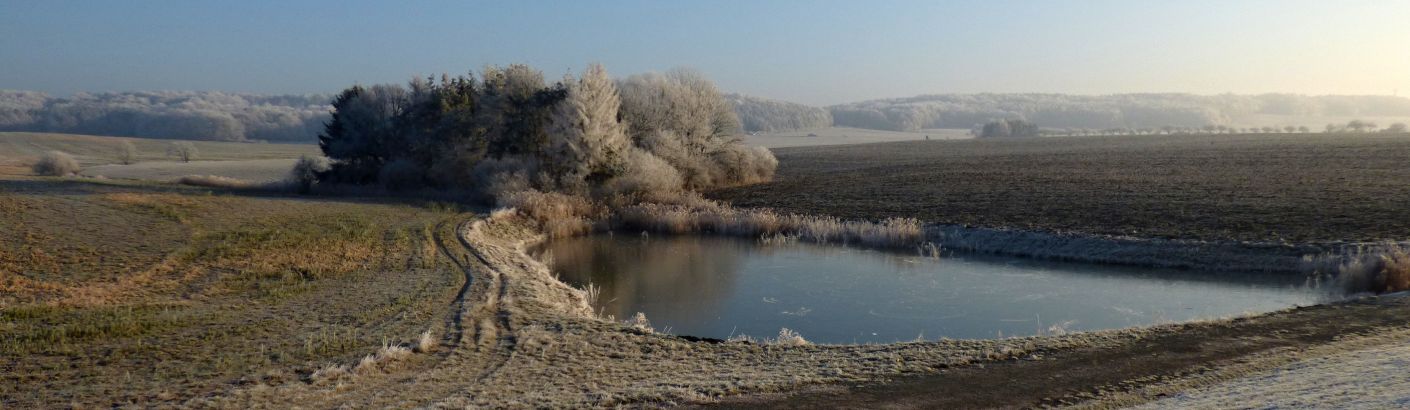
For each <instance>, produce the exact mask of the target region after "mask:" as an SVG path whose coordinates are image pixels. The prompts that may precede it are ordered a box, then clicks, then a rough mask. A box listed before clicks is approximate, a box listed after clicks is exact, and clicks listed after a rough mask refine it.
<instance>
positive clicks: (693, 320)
mask: <svg viewBox="0 0 1410 410" xmlns="http://www.w3.org/2000/svg"><path fill="white" fill-rule="evenodd" d="M536 253H537V254H539V256H541V257H542V256H543V255H545V254H546V255H547V258H546V259H550V260H551V261H552V265H551V266H552V268H553V270H554V271H555V272H556V273H557V274H558V275H559V277H560V278H561V279H563V280H564V281H565V282H568V283H570V284H572V285H574V286H579V287H582V286H585V285H586V284H588V283H591V284H593V285H595V286H597V287H599V288H601V296H599V297H598V299H597V301H596V302H595V306H594V307H595V308H597V309H599V310H600V311H601V312H602V313H605V314H610V315H614V316H616V317H617V318H618V319H625V318H628V317H631V316H633V315H635V314H636V312H643V313H645V314H646V317H647V318H648V319H650V321H651V323H652V325H653V326H654V327H655V328H656V329H657V330H661V331H668V332H670V333H672V334H679V335H690V336H700V337H711V338H720V339H724V338H728V337H730V336H732V335H740V334H744V335H749V336H752V337H755V338H765V337H772V336H774V335H777V334H778V332H779V329H780V328H789V329H793V330H795V331H797V332H799V333H800V334H802V335H803V337H805V338H807V339H808V340H809V341H812V342H814V343H889V342H896V341H907V340H914V339H916V338H918V337H923V338H927V339H936V338H940V337H949V338H956V339H961V338H966V339H969V338H996V337H1006V336H1027V335H1036V334H1054V333H1062V332H1070V331H1084V330H1097V329H1112V328H1123V327H1131V326H1142V325H1151V324H1158V323H1168V322H1180V321H1188V320H1193V319H1205V318H1219V317H1226V316H1234V315H1242V314H1249V313H1262V312H1268V311H1273V310H1278V309H1282V308H1287V307H1292V306H1294V305H1311V304H1316V303H1319V302H1321V301H1324V300H1326V299H1327V298H1328V296H1329V295H1328V294H1326V293H1325V292H1323V291H1320V290H1317V289H1310V288H1308V287H1306V286H1305V285H1304V280H1303V279H1302V278H1300V277H1296V276H1295V275H1254V274H1236V273H1211V272H1191V271H1180V270H1166V269H1153V268H1132V267H1122V266H1107V265H1092V264H1074V263H1061V262H1052V261H1042V260H1032V259H1022V258H1002V257H992V256H979V255H963V254H961V255H951V256H946V257H942V258H927V257H920V256H917V255H916V254H906V253H896V252H886V251H876V250H864V249H856V248H849V247H842V246H826V245H814V244H803V243H798V244H783V245H765V244H761V243H760V242H759V241H757V240H750V239H736V238H722V237H708V236H704V237H702V236H650V237H646V236H638V235H626V234H616V235H597V236H588V237H579V238H569V239H562V240H556V241H552V242H549V243H547V244H545V245H544V246H542V247H540V248H539V249H537V250H536Z"/></svg>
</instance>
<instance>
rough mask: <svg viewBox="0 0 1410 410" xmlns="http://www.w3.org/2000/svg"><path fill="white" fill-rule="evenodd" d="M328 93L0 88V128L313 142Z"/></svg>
mask: <svg viewBox="0 0 1410 410" xmlns="http://www.w3.org/2000/svg"><path fill="white" fill-rule="evenodd" d="M329 100H330V97H329V96H326V95H282V96H262V95H251V94H234V93H224V92H216V91H202V92H189V91H187V92H169V91H163V92H122V93H99V94H89V93H78V94H75V95H73V96H72V97H68V98H54V97H50V96H48V95H46V94H43V93H37V92H32V91H5V90H0V131H35V132H62V133H74V134H93V135H113V136H131V137H145V138H172V139H191V140H215V141H247V140H262V141H279V142H308V141H312V140H313V138H314V136H315V135H317V133H318V131H319V130H320V129H322V127H323V123H324V122H325V121H327V120H328V110H329V109H330V107H329V106H328V101H329Z"/></svg>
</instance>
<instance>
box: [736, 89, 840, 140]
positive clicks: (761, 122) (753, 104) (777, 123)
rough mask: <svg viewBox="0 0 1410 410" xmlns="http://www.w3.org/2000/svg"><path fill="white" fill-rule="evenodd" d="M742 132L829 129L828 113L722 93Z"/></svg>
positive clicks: (830, 120) (777, 101)
mask: <svg viewBox="0 0 1410 410" xmlns="http://www.w3.org/2000/svg"><path fill="white" fill-rule="evenodd" d="M725 99H726V100H729V102H730V104H731V105H733V106H734V112H735V114H737V115H739V121H740V123H741V125H743V127H744V131H746V132H777V131H790V130H799V129H806V128H825V127H831V126H832V113H830V112H828V110H826V109H823V108H819V107H813V106H808V105H803V104H798V103H793V102H788V101H779V100H770V99H766V98H759V97H751V96H747V95H743V94H726V95H725Z"/></svg>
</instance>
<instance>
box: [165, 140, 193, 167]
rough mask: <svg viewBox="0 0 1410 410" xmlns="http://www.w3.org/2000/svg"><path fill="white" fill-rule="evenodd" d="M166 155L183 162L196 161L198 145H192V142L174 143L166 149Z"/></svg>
mask: <svg viewBox="0 0 1410 410" xmlns="http://www.w3.org/2000/svg"><path fill="white" fill-rule="evenodd" d="M166 155H167V156H171V157H176V159H179V160H181V162H191V160H193V159H196V155H197V151H196V144H192V143H191V141H177V142H173V143H171V145H168V146H167V147H166Z"/></svg>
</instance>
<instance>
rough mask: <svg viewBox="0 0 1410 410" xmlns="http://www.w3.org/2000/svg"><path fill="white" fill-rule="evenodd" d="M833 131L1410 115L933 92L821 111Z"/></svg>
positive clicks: (1408, 103)
mask: <svg viewBox="0 0 1410 410" xmlns="http://www.w3.org/2000/svg"><path fill="white" fill-rule="evenodd" d="M829 109H830V110H831V112H832V117H833V120H834V123H835V125H837V126H843V127H855V128H869V129H879V130H893V131H916V130H920V129H925V128H971V127H973V126H975V125H976V124H985V123H988V122H990V121H992V120H994V119H1000V118H1009V119H1022V120H1026V121H1029V122H1033V123H1036V124H1038V125H1040V126H1043V127H1048V128H1093V129H1106V128H1160V127H1188V128H1199V127H1205V126H1215V125H1228V124H1231V123H1234V122H1235V121H1236V120H1237V119H1239V118H1243V117H1247V116H1250V115H1258V114H1262V115H1277V116H1289V117H1298V118H1307V117H1319V116H1344V117H1355V116H1367V117H1404V116H1410V99H1406V98H1400V97H1390V96H1304V95H1294V94H1262V95H1233V94H1222V95H1192V94H1115V95H1091V96H1089V95H1068V94H936V95H920V96H915V97H908V98H892V99H882V100H871V101H863V102H856V103H850V104H842V105H835V106H832V107H829Z"/></svg>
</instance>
